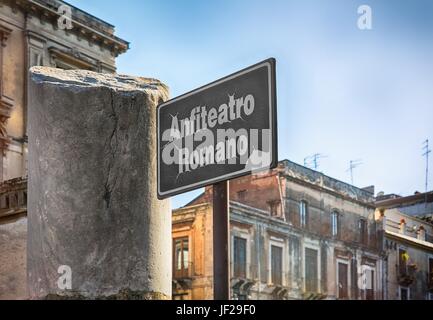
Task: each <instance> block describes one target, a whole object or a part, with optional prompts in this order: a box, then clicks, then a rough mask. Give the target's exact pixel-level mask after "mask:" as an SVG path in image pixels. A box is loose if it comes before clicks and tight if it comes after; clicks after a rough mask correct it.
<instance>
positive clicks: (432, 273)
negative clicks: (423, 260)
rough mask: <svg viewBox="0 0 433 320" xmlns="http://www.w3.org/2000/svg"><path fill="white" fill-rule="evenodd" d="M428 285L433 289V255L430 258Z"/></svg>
mask: <svg viewBox="0 0 433 320" xmlns="http://www.w3.org/2000/svg"><path fill="white" fill-rule="evenodd" d="M428 287H429V289H430V290H432V289H433V257H432V258H429V259H428Z"/></svg>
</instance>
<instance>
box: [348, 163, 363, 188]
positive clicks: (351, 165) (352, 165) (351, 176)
mask: <svg viewBox="0 0 433 320" xmlns="http://www.w3.org/2000/svg"><path fill="white" fill-rule="evenodd" d="M361 164H363V163H362V160H361V159H358V160H350V166H349V169H347V170H346V172H347V171H350V181H351V183H352V185H353V169H355V168H357V167H359V166H360V165H361Z"/></svg>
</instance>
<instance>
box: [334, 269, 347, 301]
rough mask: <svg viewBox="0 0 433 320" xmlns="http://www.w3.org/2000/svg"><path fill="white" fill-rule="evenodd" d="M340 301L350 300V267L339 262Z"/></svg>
mask: <svg viewBox="0 0 433 320" xmlns="http://www.w3.org/2000/svg"><path fill="white" fill-rule="evenodd" d="M337 267H338V299H348V298H349V270H348V269H349V265H348V263H345V262H338V265H337Z"/></svg>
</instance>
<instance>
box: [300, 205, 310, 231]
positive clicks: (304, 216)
mask: <svg viewBox="0 0 433 320" xmlns="http://www.w3.org/2000/svg"><path fill="white" fill-rule="evenodd" d="M302 209H304V210H302ZM308 211H309V210H308V202H307V201H306V200H301V201H299V226H300V227H301V228H308V220H309V219H308V218H309V217H308V215H309V212H308Z"/></svg>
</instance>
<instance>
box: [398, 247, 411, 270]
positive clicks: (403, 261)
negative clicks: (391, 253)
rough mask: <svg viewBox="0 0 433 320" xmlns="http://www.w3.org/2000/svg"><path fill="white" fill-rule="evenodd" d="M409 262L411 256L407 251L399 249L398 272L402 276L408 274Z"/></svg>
mask: <svg viewBox="0 0 433 320" xmlns="http://www.w3.org/2000/svg"><path fill="white" fill-rule="evenodd" d="M407 260H409V255H408V254H407V251H406V250H405V249H402V248H400V249H398V271H399V272H400V274H406V273H407Z"/></svg>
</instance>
